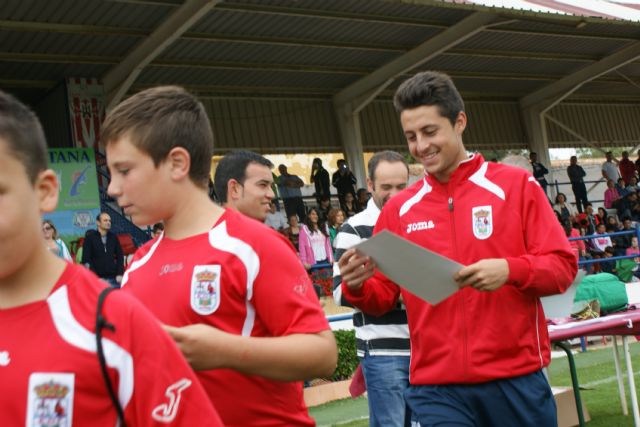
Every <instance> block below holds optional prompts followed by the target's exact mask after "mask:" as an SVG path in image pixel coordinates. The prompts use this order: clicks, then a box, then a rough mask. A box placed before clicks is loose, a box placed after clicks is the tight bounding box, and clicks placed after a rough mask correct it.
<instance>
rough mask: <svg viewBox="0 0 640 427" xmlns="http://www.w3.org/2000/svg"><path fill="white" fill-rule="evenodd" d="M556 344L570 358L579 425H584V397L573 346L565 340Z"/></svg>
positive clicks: (570, 370) (582, 426) (581, 426)
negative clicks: (572, 351) (581, 395)
mask: <svg viewBox="0 0 640 427" xmlns="http://www.w3.org/2000/svg"><path fill="white" fill-rule="evenodd" d="M555 345H556V346H558V347H560V348H561V349H563V350H564V352H565V353H567V359H568V360H569V372H570V373H571V384H572V385H573V396H574V397H575V399H576V411H577V412H578V425H579V426H580V427H584V426H585V424H584V414H583V413H582V399H580V384H579V383H578V373H577V372H576V362H575V360H574V359H573V354H572V353H571V347H569V346H568V345H567V344H566V343H565V342H563V341H560V342H557V343H555Z"/></svg>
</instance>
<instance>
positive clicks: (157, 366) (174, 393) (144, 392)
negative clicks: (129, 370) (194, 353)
mask: <svg viewBox="0 0 640 427" xmlns="http://www.w3.org/2000/svg"><path fill="white" fill-rule="evenodd" d="M103 313H104V315H105V318H106V320H107V321H108V322H109V323H112V324H113V325H114V326H115V333H114V332H111V331H109V330H107V329H104V330H103V332H104V337H105V338H107V339H110V340H112V341H114V342H115V343H116V344H117V345H119V346H121V347H122V348H124V349H125V350H126V351H127V352H128V353H129V354H130V355H131V359H132V364H133V375H132V376H124V377H123V378H117V377H114V378H113V384H114V388H115V389H116V392H118V390H119V389H120V382H122V381H124V382H127V383H130V384H127V385H126V387H124V388H125V389H126V388H129V389H132V390H133V393H132V394H131V397H130V400H129V402H128V404H127V405H126V407H125V408H124V410H125V412H124V413H125V421H126V422H127V424H128V425H134V426H167V425H171V426H187V425H188V426H191V425H194V426H195V425H198V426H211V427H218V426H223V424H222V421H221V420H220V417H219V416H218V414H217V412H216V411H215V409H214V408H213V406H212V404H211V400H210V399H209V397H208V396H207V394H206V393H205V391H204V389H203V388H202V385H201V384H200V382H199V381H198V379H197V378H196V376H195V374H194V372H193V371H192V370H191V368H190V367H189V365H188V364H187V362H186V360H185V359H184V358H183V356H182V354H181V353H180V351H179V350H178V348H177V347H176V345H175V344H174V342H173V341H172V340H171V338H170V337H169V335H168V334H167V333H166V332H164V331H163V330H162V328H161V326H160V324H159V323H158V321H157V320H156V319H155V318H154V317H153V315H152V314H151V313H150V312H149V311H147V309H146V308H144V307H143V305H142V304H141V303H140V302H138V301H137V300H136V299H135V298H133V297H131V296H130V295H127V294H125V293H123V292H119V291H116V292H112V293H111V294H110V295H109V297H108V298H107V300H106V301H105V305H104V310H103ZM116 385H117V386H116Z"/></svg>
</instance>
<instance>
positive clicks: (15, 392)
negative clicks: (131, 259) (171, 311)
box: [0, 264, 222, 427]
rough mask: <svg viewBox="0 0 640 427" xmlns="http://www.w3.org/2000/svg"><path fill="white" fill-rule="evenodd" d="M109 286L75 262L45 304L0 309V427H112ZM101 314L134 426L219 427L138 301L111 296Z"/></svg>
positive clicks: (118, 388) (118, 387) (116, 381)
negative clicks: (101, 298) (98, 333)
mask: <svg viewBox="0 0 640 427" xmlns="http://www.w3.org/2000/svg"><path fill="white" fill-rule="evenodd" d="M104 287H105V284H104V283H102V282H100V281H99V280H98V278H96V277H95V276H94V275H93V274H92V273H90V272H89V271H87V270H85V269H84V268H82V267H80V266H77V265H73V264H68V265H67V267H66V269H65V270H64V272H63V274H62V275H61V276H60V278H59V279H58V282H57V283H56V285H55V286H54V288H53V289H52V291H51V293H50V295H49V296H48V297H47V299H46V300H44V301H37V302H34V303H30V304H26V305H23V306H19V307H15V308H10V309H4V310H0V384H2V386H1V387H0V425H1V426H27V427H44V426H53V425H55V426H60V427H72V426H115V425H116V422H117V414H116V410H115V408H114V406H113V404H112V402H111V400H110V398H109V395H108V393H107V388H106V385H105V383H104V379H103V377H102V374H101V372H100V365H99V362H98V357H97V354H96V339H95V333H94V331H95V320H96V308H97V300H98V294H99V293H100V291H101V290H102V289H103V288H104ZM103 314H104V317H105V318H106V319H107V321H108V322H109V323H111V324H112V325H114V326H115V332H112V331H110V330H108V329H104V330H103V347H104V353H105V358H106V364H107V369H108V372H109V375H110V378H111V383H112V384H113V387H114V391H115V393H116V395H117V396H118V399H119V401H120V404H121V406H122V407H123V408H124V413H125V422H126V423H127V425H129V426H167V425H173V426H178V425H180V426H185V425H193V426H195V425H198V426H201V425H207V426H222V422H221V421H220V418H219V417H218V415H217V413H216V411H215V410H214V409H213V407H212V405H211V403H210V402H209V400H208V399H207V398H206V394H205V391H204V390H203V388H202V386H201V385H200V383H199V382H198V381H197V379H196V376H195V374H194V373H193V371H192V370H191V368H190V367H189V366H188V365H187V362H186V361H185V360H184V358H183V357H182V355H181V354H180V351H179V350H178V348H177V347H176V346H175V344H174V343H173V341H172V340H171V338H170V337H169V336H168V335H167V334H166V333H165V332H164V331H163V330H162V329H161V327H160V325H159V324H158V322H157V320H156V319H154V318H153V316H152V315H151V313H149V312H148V310H147V309H145V308H144V307H143V306H142V305H141V304H140V303H139V302H138V301H136V300H135V299H134V298H132V297H131V296H129V295H126V294H124V293H123V292H112V293H111V294H110V295H109V297H108V298H107V299H106V301H105V303H104V306H103Z"/></svg>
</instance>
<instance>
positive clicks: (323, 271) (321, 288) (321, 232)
mask: <svg viewBox="0 0 640 427" xmlns="http://www.w3.org/2000/svg"><path fill="white" fill-rule="evenodd" d="M318 220H319V215H318V210H317V209H316V208H311V209H310V210H309V212H308V213H307V217H306V218H305V220H304V224H303V225H302V226H301V227H300V240H299V243H298V246H299V249H300V260H301V261H302V264H303V265H304V267H305V268H306V269H307V270H309V269H311V267H312V266H313V265H314V264H327V263H328V264H333V249H332V248H331V241H330V239H329V234H328V233H327V229H326V227H325V225H324V224H320V223H319V222H318ZM332 277H333V273H332V268H331V267H325V268H314V269H313V271H312V272H311V280H312V281H313V286H314V288H315V290H316V293H317V294H318V296H319V297H320V296H322V295H323V294H326V295H330V294H331V290H332V285H333V283H332Z"/></svg>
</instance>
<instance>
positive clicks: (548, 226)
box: [342, 154, 577, 384]
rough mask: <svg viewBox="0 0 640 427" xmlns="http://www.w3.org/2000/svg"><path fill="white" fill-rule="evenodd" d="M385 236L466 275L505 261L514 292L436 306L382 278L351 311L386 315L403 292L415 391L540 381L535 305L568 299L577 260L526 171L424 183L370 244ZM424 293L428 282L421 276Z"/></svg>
mask: <svg viewBox="0 0 640 427" xmlns="http://www.w3.org/2000/svg"><path fill="white" fill-rule="evenodd" d="M383 229H388V230H390V231H392V232H394V233H396V234H398V235H400V236H402V237H404V238H406V239H408V240H410V241H412V242H414V243H416V244H419V245H421V246H423V247H425V248H428V249H430V250H432V251H434V252H436V253H439V254H441V255H443V256H446V257H448V258H450V259H452V260H455V261H458V262H460V263H461V264H464V265H469V264H472V263H474V262H476V261H479V260H481V259H486V258H506V260H507V262H508V264H509V278H508V282H507V283H506V284H505V285H504V286H502V287H501V288H500V289H498V290H497V291H494V292H480V291H477V290H475V289H472V288H464V289H462V290H460V291H458V292H457V293H455V294H454V295H452V296H451V297H449V298H448V299H446V300H444V301H442V302H441V303H440V304H437V305H435V306H434V305H431V304H429V303H426V302H424V301H423V300H421V299H419V298H417V297H416V296H414V295H413V294H411V293H409V292H407V291H405V290H401V289H400V288H399V287H398V286H397V285H396V284H395V283H393V282H392V281H390V280H389V279H387V278H386V277H385V276H384V275H383V274H381V273H380V272H377V273H376V274H375V275H374V277H372V278H371V279H369V280H367V281H366V282H365V283H364V285H363V287H362V288H361V289H359V290H358V291H350V290H349V289H348V288H347V287H346V285H345V284H344V283H343V284H342V288H343V293H344V295H345V297H346V298H347V300H348V301H350V302H351V303H352V304H353V305H355V306H357V307H358V308H360V309H362V310H363V311H365V312H368V313H371V314H382V313H385V312H386V311H388V310H390V309H391V308H392V307H393V306H394V305H395V303H396V301H397V299H398V296H399V294H400V292H402V296H403V299H404V302H405V304H406V307H407V316H408V319H409V329H410V333H411V376H410V380H411V384H461V383H480V382H485V381H492V380H496V379H500V378H508V377H513V376H519V375H525V374H529V373H532V372H535V371H537V370H539V369H541V368H542V367H544V366H546V365H548V363H549V358H550V355H549V336H548V333H547V327H546V321H545V316H544V312H543V309H542V305H541V303H540V300H539V297H542V296H545V295H552V294H557V293H562V292H564V291H565V290H566V289H567V288H568V287H569V285H570V284H571V282H572V280H573V278H574V277H575V274H576V271H577V259H576V257H575V255H574V254H573V252H572V251H571V248H570V246H569V242H568V241H567V239H566V237H565V235H564V232H563V230H562V227H561V226H560V224H559V222H558V220H557V219H556V217H555V215H554V213H553V210H552V209H551V206H550V204H549V202H548V200H547V198H546V196H545V194H544V192H543V191H542V189H541V188H540V186H539V185H538V184H537V182H536V181H535V179H534V178H533V177H532V176H531V175H530V174H529V173H528V172H527V171H525V170H523V169H518V168H514V167H510V166H506V165H500V164H496V163H490V162H485V161H484V159H483V158H482V156H481V155H479V154H476V155H474V156H472V157H470V158H469V159H468V160H465V161H463V162H462V163H460V165H459V167H458V169H456V171H455V172H454V173H453V174H452V176H451V179H450V180H449V182H448V183H446V184H442V183H440V182H438V181H436V179H435V178H434V177H433V176H430V175H426V176H425V178H424V179H423V180H422V181H419V182H417V183H415V184H414V185H412V186H411V187H409V188H407V189H406V190H405V191H403V192H402V193H399V194H398V195H396V196H395V197H393V198H392V199H391V200H390V201H389V202H388V203H387V204H386V205H385V207H384V209H383V210H382V213H381V215H380V218H379V220H378V223H377V224H376V228H375V231H374V234H375V233H376V232H379V231H380V230H383ZM424 283H425V286H429V277H428V275H425V278H424Z"/></svg>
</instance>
